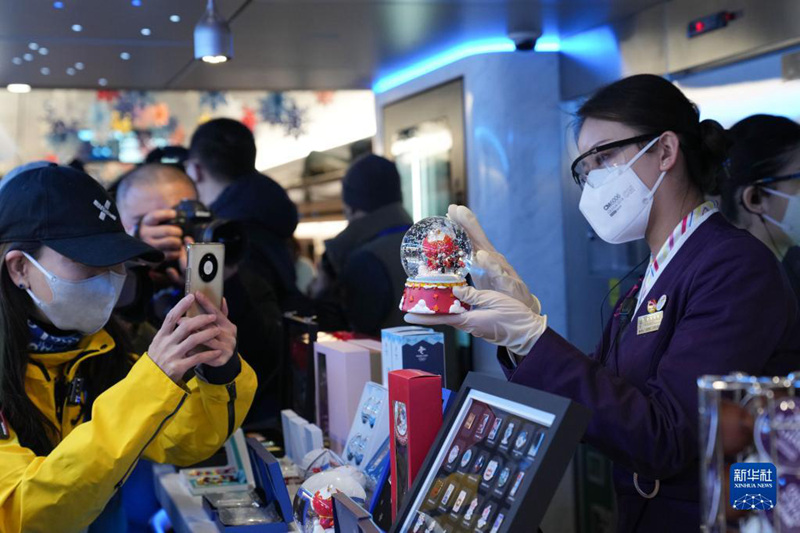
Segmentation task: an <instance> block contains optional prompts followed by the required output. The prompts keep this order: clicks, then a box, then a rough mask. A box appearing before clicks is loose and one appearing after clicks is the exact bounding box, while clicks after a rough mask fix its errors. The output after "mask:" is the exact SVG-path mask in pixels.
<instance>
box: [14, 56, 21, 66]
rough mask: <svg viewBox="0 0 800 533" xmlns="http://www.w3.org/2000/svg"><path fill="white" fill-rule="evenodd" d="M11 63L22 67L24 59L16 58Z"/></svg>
mask: <svg viewBox="0 0 800 533" xmlns="http://www.w3.org/2000/svg"><path fill="white" fill-rule="evenodd" d="M11 62H12V63H14V64H15V65H21V64H22V58H21V57H15V58H14V59H12V60H11Z"/></svg>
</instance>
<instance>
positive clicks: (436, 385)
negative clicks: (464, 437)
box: [389, 370, 442, 520]
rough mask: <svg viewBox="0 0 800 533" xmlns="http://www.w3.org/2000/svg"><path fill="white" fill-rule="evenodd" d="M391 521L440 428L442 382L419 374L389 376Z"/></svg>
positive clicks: (393, 374) (424, 373)
mask: <svg viewBox="0 0 800 533" xmlns="http://www.w3.org/2000/svg"><path fill="white" fill-rule="evenodd" d="M389 405H390V410H389V422H390V426H389V427H390V428H391V438H390V439H389V442H390V456H391V465H392V520H394V518H395V516H397V510H398V509H399V508H400V506H401V505H402V503H403V497H404V496H405V494H406V492H408V490H409V489H410V488H411V485H412V483H414V478H416V477H417V472H419V469H420V467H421V466H422V463H423V461H424V460H425V456H426V455H428V451H430V448H431V445H432V444H433V441H434V440H435V439H436V434H437V433H438V432H439V428H440V427H441V426H442V378H441V376H438V375H436V374H430V373H428V372H423V371H422V370H394V371H392V372H389Z"/></svg>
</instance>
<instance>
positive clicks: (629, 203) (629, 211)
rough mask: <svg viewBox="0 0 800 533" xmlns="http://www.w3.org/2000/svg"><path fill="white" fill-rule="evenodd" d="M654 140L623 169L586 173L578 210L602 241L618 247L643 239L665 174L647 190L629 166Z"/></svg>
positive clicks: (600, 169)
mask: <svg viewBox="0 0 800 533" xmlns="http://www.w3.org/2000/svg"><path fill="white" fill-rule="evenodd" d="M658 139H659V137H656V138H655V139H653V140H652V141H650V142H649V143H648V144H647V146H645V147H644V148H642V150H641V151H640V152H639V153H637V154H636V156H635V157H634V158H633V159H631V161H630V162H628V164H626V165H625V166H621V167H617V168H598V169H594V170H592V171H591V172H589V174H588V176H587V179H586V186H584V188H583V193H582V194H581V201H580V203H579V204H578V207H579V209H580V210H581V213H583V216H584V217H586V220H588V221H589V224H591V226H592V229H593V230H594V231H595V233H597V235H598V236H599V237H600V238H601V239H603V240H604V241H606V242H609V243H611V244H621V243H624V242H630V241H635V240H638V239H642V238H644V235H645V232H646V231H647V222H648V220H649V219H650V210H651V209H652V208H653V196H654V195H655V194H656V191H657V190H658V188H659V187H660V186H661V182H662V181H663V179H664V176H666V174H667V172H666V171H664V172H662V173H661V175H660V176H659V177H658V180H656V183H655V185H654V186H653V189H652V190H650V189H648V188H647V185H645V184H644V182H643V181H642V180H641V179H640V178H639V176H638V175H636V172H634V170H633V164H634V163H636V161H638V160H639V158H640V157H642V156H643V155H644V154H645V153H646V152H647V151H648V150H649V149H650V147H651V146H653V145H654V144H655V143H656V142H657V141H658Z"/></svg>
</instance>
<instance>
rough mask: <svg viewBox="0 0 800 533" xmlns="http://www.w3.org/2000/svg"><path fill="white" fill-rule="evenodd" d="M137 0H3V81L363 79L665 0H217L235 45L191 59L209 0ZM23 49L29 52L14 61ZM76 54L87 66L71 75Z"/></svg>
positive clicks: (280, 84) (282, 84) (301, 84)
mask: <svg viewBox="0 0 800 533" xmlns="http://www.w3.org/2000/svg"><path fill="white" fill-rule="evenodd" d="M139 1H140V4H141V5H140V6H138V7H136V6H134V5H132V4H133V2H132V1H131V0H62V2H63V4H64V7H63V8H62V9H55V8H54V7H53V0H0V85H2V86H4V85H6V84H8V83H29V84H30V85H32V86H34V87H59V88H98V80H99V79H100V78H105V79H106V80H108V87H109V88H122V89H153V90H155V89H178V90H180V89H204V90H223V89H259V90H289V89H315V90H316V89H363V88H370V87H371V86H372V84H373V83H374V81H375V80H376V79H378V78H379V77H380V76H381V75H383V74H386V73H388V72H391V71H393V70H394V69H397V68H400V67H402V66H405V65H408V64H411V63H413V62H414V61H416V60H418V59H420V58H423V57H425V56H426V55H430V54H432V53H435V52H438V51H442V50H446V49H448V48H449V47H451V46H454V45H456V44H460V43H463V42H465V41H469V40H473V39H481V38H490V37H501V36H504V35H505V34H506V32H507V31H508V29H509V26H510V25H520V24H522V25H525V24H534V25H538V26H541V27H543V28H544V29H545V32H546V33H547V34H552V35H559V34H560V35H561V36H565V35H570V34H574V33H577V32H579V31H582V30H584V29H588V28H591V27H594V26H597V25H600V24H603V23H605V22H608V21H612V20H618V19H620V18H623V17H625V16H627V15H630V14H632V13H635V12H637V11H641V10H643V9H646V8H647V7H649V6H651V5H653V4H658V3H662V2H664V1H665V0H566V1H559V0H528V1H526V0H483V1H480V0H218V2H217V3H218V6H219V10H220V12H221V13H222V14H223V15H224V16H225V17H227V18H229V19H231V27H232V29H233V33H234V48H235V52H234V53H235V58H234V60H233V61H230V62H228V63H226V64H222V65H206V64H203V63H200V62H196V61H193V59H192V58H193V52H192V31H193V28H194V25H195V23H196V22H197V20H198V19H199V18H200V15H201V14H202V12H203V10H204V7H205V0H139ZM171 15H178V16H179V17H181V21H180V22H178V23H174V22H171V21H170V16H171ZM73 24H80V25H81V26H82V27H83V30H82V31H81V32H74V31H72V29H71V27H72V25H73ZM145 27H146V28H149V29H150V30H151V35H150V36H143V35H142V34H141V29H142V28H145ZM30 43H36V44H38V45H39V46H40V47H42V46H43V47H46V48H47V49H48V54H47V55H41V54H40V53H39V52H38V51H33V50H29V44H30ZM123 52H127V53H128V54H130V59H129V60H128V61H124V60H122V59H121V58H120V54H121V53H123ZM25 53H30V54H32V55H33V60H32V61H25V60H24V59H22V64H21V65H15V64H14V63H13V59H14V58H15V57H18V58H23V57H24V54H25ZM76 62H81V63H83V64H84V69H83V70H76V72H75V74H74V75H69V74H67V69H69V68H74V65H75V63H76ZM42 68H47V69H49V74H48V75H44V74H42V72H41V70H42Z"/></svg>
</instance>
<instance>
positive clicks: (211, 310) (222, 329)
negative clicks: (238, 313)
mask: <svg viewBox="0 0 800 533" xmlns="http://www.w3.org/2000/svg"><path fill="white" fill-rule="evenodd" d="M195 297H196V298H197V303H198V305H199V306H200V307H201V308H202V309H203V311H205V312H206V313H207V314H209V315H214V316H215V317H216V320H215V321H214V322H213V323H212V324H213V325H215V326H217V327H218V328H219V334H218V335H217V336H216V337H214V338H213V339H211V340H210V341H208V342H205V343H203V344H204V345H205V346H207V347H208V348H210V349H212V350H220V351H221V352H222V353H221V354H220V356H219V357H217V358H216V359H213V360H212V361H209V362H207V363H205V364H207V365H209V366H222V365H224V364H225V363H227V362H228V361H229V360H230V358H231V357H233V356H235V355H236V342H237V341H236V333H237V332H236V326H235V325H234V324H233V322H231V321H230V320H228V302H227V301H226V300H225V298H223V299H222V309H217V307H216V306H215V305H214V304H212V303H211V300H209V299H208V297H207V296H206V295H205V294H203V293H202V292H197V293H195Z"/></svg>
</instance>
